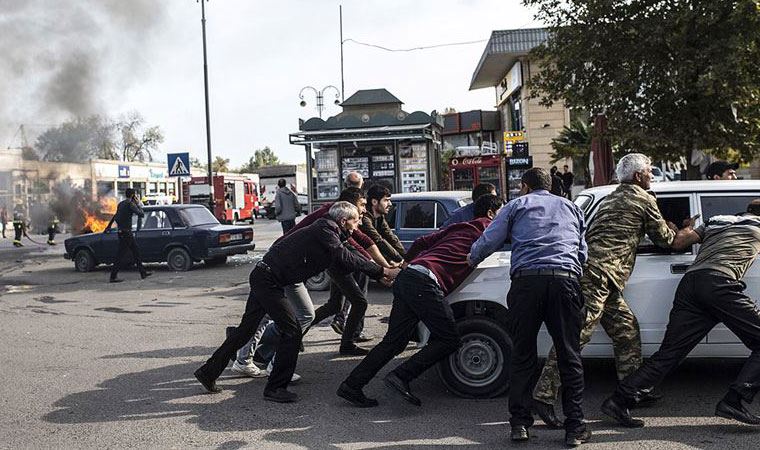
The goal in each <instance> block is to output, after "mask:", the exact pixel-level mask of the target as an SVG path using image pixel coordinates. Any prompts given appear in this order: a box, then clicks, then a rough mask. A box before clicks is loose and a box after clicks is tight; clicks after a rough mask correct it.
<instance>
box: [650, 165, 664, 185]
mask: <svg viewBox="0 0 760 450" xmlns="http://www.w3.org/2000/svg"><path fill="white" fill-rule="evenodd" d="M652 181H653V182H655V183H659V182H661V181H668V179H667V178H666V177H665V173H663V171H662V169H660V168H659V167H657V166H652Z"/></svg>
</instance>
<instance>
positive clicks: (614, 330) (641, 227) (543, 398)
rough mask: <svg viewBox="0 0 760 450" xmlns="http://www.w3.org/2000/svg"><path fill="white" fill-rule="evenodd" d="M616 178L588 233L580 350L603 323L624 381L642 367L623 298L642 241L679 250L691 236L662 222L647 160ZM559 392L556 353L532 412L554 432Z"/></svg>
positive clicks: (628, 165) (632, 157)
mask: <svg viewBox="0 0 760 450" xmlns="http://www.w3.org/2000/svg"><path fill="white" fill-rule="evenodd" d="M615 173H616V175H617V177H618V179H619V180H620V185H619V186H618V187H617V189H615V190H614V191H613V192H612V193H611V194H609V195H608V196H607V197H606V198H605V199H604V200H603V201H602V203H601V205H600V206H599V211H598V212H597V213H596V215H595V216H594V221H593V222H592V223H591V226H590V227H589V229H588V231H587V232H586V243H587V244H588V260H587V262H586V265H585V267H584V268H583V276H582V277H581V281H580V283H581V289H582V291H583V296H584V302H585V307H586V320H585V323H584V326H583V328H582V330H581V338H580V339H581V341H580V343H581V347H583V346H584V345H586V344H587V343H588V342H589V340H591V336H592V334H593V332H594V329H595V328H596V325H597V324H598V323H599V322H601V323H602V327H603V328H604V331H605V332H606V333H607V334H608V335H609V336H610V338H611V339H612V345H613V347H614V350H615V368H616V369H617V375H618V379H619V380H622V379H623V378H625V377H626V376H628V375H630V374H631V373H633V372H634V371H635V370H636V369H638V368H639V366H640V365H641V362H642V358H641V333H640V331H639V324H638V322H637V321H636V316H634V315H633V312H632V311H631V309H630V308H629V307H628V304H627V303H626V301H625V299H624V298H623V295H622V293H623V288H625V283H626V281H628V277H629V276H630V275H631V271H632V270H633V265H634V262H635V261H636V248H637V247H638V245H639V241H640V240H641V238H642V237H643V236H644V234H645V233H646V234H647V236H649V238H650V239H651V240H652V242H654V243H655V244H656V245H658V246H660V247H663V248H668V247H671V246H673V247H678V246H680V245H681V243H682V241H683V240H684V238H685V235H686V234H685V233H686V232H685V231H684V232H679V233H678V234H677V233H676V230H677V229H676V227H675V225H673V224H672V223H669V222H666V221H665V219H663V217H662V214H660V209H659V208H658V207H657V201H656V199H655V198H654V196H652V195H651V194H650V193H648V192H647V190H648V189H649V187H650V183H651V178H652V165H651V161H650V160H649V158H648V157H646V156H645V155H642V154H641V153H629V154H627V155H625V156H623V157H622V158H621V159H620V161H619V162H618V164H617V167H616V169H615ZM559 390H560V379H559V371H558V368H557V358H556V353H555V350H554V349H552V350H551V352H550V353H549V357H548V358H547V360H546V364H545V365H544V369H543V371H542V373H541V378H540V379H539V380H538V382H537V383H536V388H535V391H534V392H533V398H534V400H535V401H534V406H533V410H534V412H535V413H536V414H538V415H539V416H540V417H541V419H543V421H544V422H545V423H546V424H547V425H548V426H550V427H557V428H559V427H561V426H562V422H561V421H560V420H559V419H558V418H557V416H556V415H555V413H554V402H555V401H556V399H557V397H558V395H559ZM657 398H658V396H657V395H656V394H654V393H652V392H648V393H645V394H642V396H641V398H640V402H641V403H651V402H652V401H655V400H656V399H657Z"/></svg>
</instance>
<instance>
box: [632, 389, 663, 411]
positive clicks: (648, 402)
mask: <svg viewBox="0 0 760 450" xmlns="http://www.w3.org/2000/svg"><path fill="white" fill-rule="evenodd" d="M660 400H662V394H659V393H657V392H655V391H654V390H652V389H650V390H647V391H642V392H641V395H640V396H639V398H638V400H636V404H635V405H634V406H633V407H634V408H646V407H647V406H652V405H654V404H655V403H657V402H658V401H660Z"/></svg>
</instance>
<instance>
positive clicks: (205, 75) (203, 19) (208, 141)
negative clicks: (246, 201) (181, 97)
mask: <svg viewBox="0 0 760 450" xmlns="http://www.w3.org/2000/svg"><path fill="white" fill-rule="evenodd" d="M206 1H208V0H200V3H201V29H202V30H203V89H204V94H205V99H206V154H207V156H208V188H209V195H208V197H209V208H211V214H214V181H213V179H212V175H213V174H212V172H211V117H210V114H209V107H208V62H207V60H206V7H205V3H206Z"/></svg>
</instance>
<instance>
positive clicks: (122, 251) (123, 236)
mask: <svg viewBox="0 0 760 450" xmlns="http://www.w3.org/2000/svg"><path fill="white" fill-rule="evenodd" d="M128 251H129V252H132V257H133V258H134V259H135V264H137V270H139V271H140V275H145V267H143V264H142V260H141V259H140V251H139V250H138V249H137V243H136V242H135V235H134V234H132V231H131V230H119V250H118V251H117V252H116V261H114V263H113V266H111V279H112V280H113V279H115V278H116V275H118V274H119V270H120V269H121V264H122V260H124V257H125V256H126V254H127V252H128Z"/></svg>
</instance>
